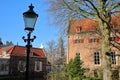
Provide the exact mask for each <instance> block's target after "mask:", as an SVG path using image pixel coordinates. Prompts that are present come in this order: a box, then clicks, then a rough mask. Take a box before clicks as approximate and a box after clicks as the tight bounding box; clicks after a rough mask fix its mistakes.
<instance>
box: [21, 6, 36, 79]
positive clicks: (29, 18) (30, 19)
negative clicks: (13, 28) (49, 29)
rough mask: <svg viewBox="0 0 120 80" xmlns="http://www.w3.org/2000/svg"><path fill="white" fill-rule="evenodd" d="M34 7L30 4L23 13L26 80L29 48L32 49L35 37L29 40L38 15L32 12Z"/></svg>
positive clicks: (27, 77)
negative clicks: (25, 34)
mask: <svg viewBox="0 0 120 80" xmlns="http://www.w3.org/2000/svg"><path fill="white" fill-rule="evenodd" d="M33 8H34V6H32V4H31V5H30V6H29V10H28V11H27V12H24V13H23V18H24V23H25V30H26V31H27V39H25V37H24V36H23V37H22V38H23V40H24V41H25V42H26V43H27V45H26V48H27V53H26V54H27V56H26V79H25V80H29V55H30V47H32V45H31V42H33V41H34V39H35V38H36V36H34V37H33V38H30V36H31V33H32V31H33V30H34V27H35V23H36V20H37V18H38V14H36V13H35V12H34V11H33Z"/></svg>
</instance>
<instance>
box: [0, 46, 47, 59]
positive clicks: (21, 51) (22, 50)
mask: <svg viewBox="0 0 120 80" xmlns="http://www.w3.org/2000/svg"><path fill="white" fill-rule="evenodd" d="M3 51H6V52H7V54H12V55H21V56H26V47H23V46H12V47H9V48H8V49H6V48H2V49H0V54H2V52H3ZM31 52H33V53H34V54H35V55H37V56H40V57H44V58H45V57H46V55H45V51H44V49H41V48H31Z"/></svg>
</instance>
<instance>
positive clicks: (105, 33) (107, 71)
mask: <svg viewBox="0 0 120 80" xmlns="http://www.w3.org/2000/svg"><path fill="white" fill-rule="evenodd" d="M99 22H100V29H101V34H102V36H101V47H102V50H101V53H102V68H103V80H112V76H111V75H112V72H111V60H110V58H111V57H110V56H108V55H106V53H108V54H109V55H110V52H111V51H110V40H109V38H110V30H109V25H108V24H107V23H106V22H104V21H102V20H100V19H99Z"/></svg>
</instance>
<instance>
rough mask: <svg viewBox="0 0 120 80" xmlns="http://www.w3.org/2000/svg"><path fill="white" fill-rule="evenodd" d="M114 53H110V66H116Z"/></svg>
mask: <svg viewBox="0 0 120 80" xmlns="http://www.w3.org/2000/svg"><path fill="white" fill-rule="evenodd" d="M115 54H116V53H115V52H114V51H113V52H111V54H110V55H111V64H112V65H116V64H117V60H116V55H115Z"/></svg>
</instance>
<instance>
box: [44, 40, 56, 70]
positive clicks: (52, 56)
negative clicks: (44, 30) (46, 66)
mask: <svg viewBox="0 0 120 80" xmlns="http://www.w3.org/2000/svg"><path fill="white" fill-rule="evenodd" d="M45 50H46V53H47V59H48V61H49V62H50V63H51V68H52V71H54V64H55V60H56V58H57V44H56V42H55V41H54V40H51V41H49V42H47V43H46V48H45Z"/></svg>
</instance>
